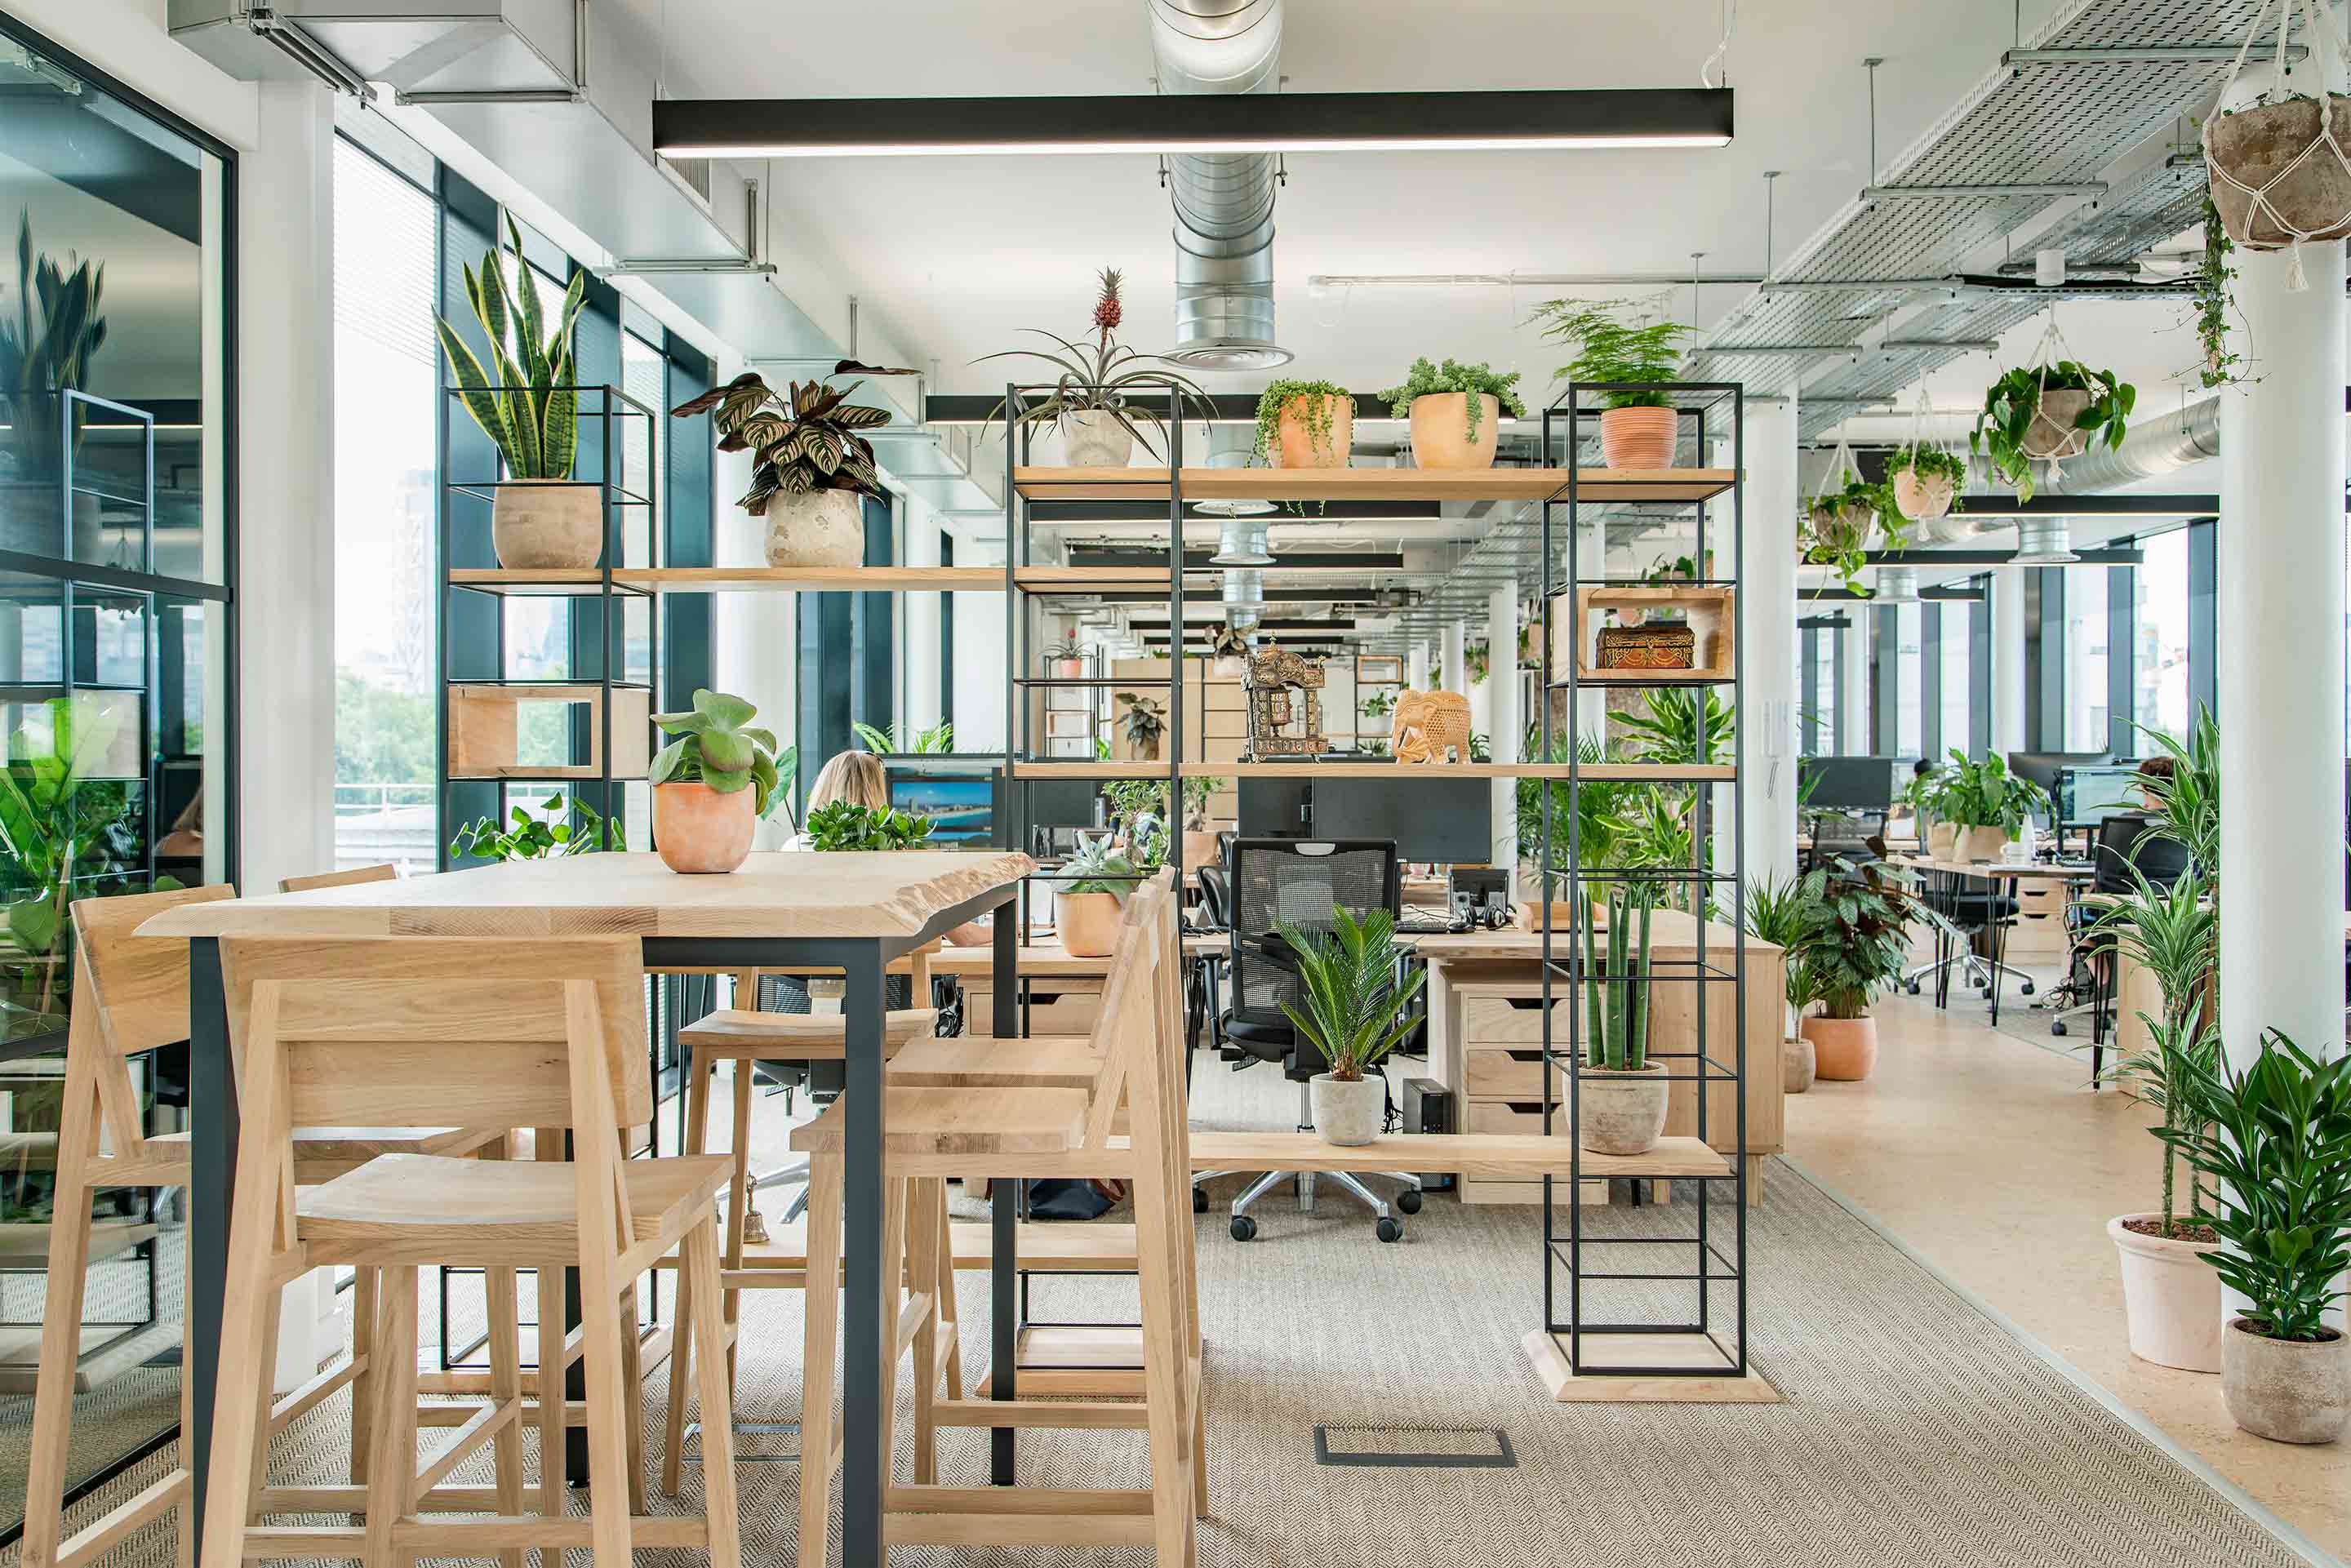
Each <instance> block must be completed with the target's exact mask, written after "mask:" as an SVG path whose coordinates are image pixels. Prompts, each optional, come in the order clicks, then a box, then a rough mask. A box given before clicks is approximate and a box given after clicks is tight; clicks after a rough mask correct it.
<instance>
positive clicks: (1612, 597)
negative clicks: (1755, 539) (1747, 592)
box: [1552, 582, 1736, 609]
mask: <svg viewBox="0 0 2351 1568" xmlns="http://www.w3.org/2000/svg"><path fill="white" fill-rule="evenodd" d="M1735 591H1736V590H1734V589H1732V588H1731V587H1730V586H1729V584H1728V583H1719V584H1718V583H1695V582H1638V583H1635V582H1625V583H1586V584H1585V585H1584V586H1583V588H1581V589H1579V590H1578V592H1580V593H1581V594H1582V595H1583V601H1584V602H1585V603H1586V604H1597V605H1601V606H1603V607H1604V608H1623V609H1646V607H1648V606H1649V605H1652V604H1708V605H1712V604H1722V603H1727V602H1728V601H1729V599H1730V597H1731V595H1732V594H1733V593H1734V592H1735ZM1566 597H1567V595H1566V594H1564V593H1554V594H1552V598H1553V599H1554V600H1559V599H1565V598H1566Z"/></svg>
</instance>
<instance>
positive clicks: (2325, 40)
mask: <svg viewBox="0 0 2351 1568" xmlns="http://www.w3.org/2000/svg"><path fill="white" fill-rule="evenodd" d="M2296 3H2297V0H2262V8H2261V9H2260V10H2259V11H2257V12H2256V13H2254V16H2253V25H2252V28H2251V29H2249V30H2248V31H2247V33H2246V35H2245V42H2244V46H2243V47H2241V48H2240V49H2239V50H2238V51H2237V62H2236V65H2235V66H2234V67H2233V68H2231V70H2230V72H2229V80H2228V82H2227V83H2225V84H2223V85H2222V87H2221V89H2220V101H2221V102H2223V103H2226V102H2227V101H2228V99H2229V89H2230V88H2231V87H2233V86H2234V85H2235V83H2236V80H2237V78H2238V76H2239V75H2240V74H2241V73H2242V72H2243V70H2244V68H2245V57H2246V56H2247V55H2248V54H2249V53H2250V52H2251V51H2252V47H2253V44H2254V41H2255V39H2256V38H2257V37H2259V36H2260V34H2261V30H2262V23H2263V22H2264V21H2266V20H2267V19H2268V16H2269V14H2270V9H2271V7H2272V6H2273V5H2274V6H2275V7H2276V8H2277V66H2276V70H2277V75H2276V77H2275V78H2273V86H2272V87H2271V88H2270V89H2269V90H2267V91H2265V92H2263V93H2262V95H2261V97H2260V98H2258V99H2255V100H2254V101H2253V102H2252V104H2251V105H2250V106H2248V107H2246V108H2244V109H2238V110H2221V111H2220V113H2218V114H2215V115H2213V116H2212V117H2211V118H2210V119H2209V120H2206V121H2205V122H2204V162H2205V163H2206V164H2207V166H2208V167H2209V168H2210V171H2211V176H2212V204H2213V206H2214V207H2216V208H2217V209H2219V211H2220V226H2221V227H2222V228H2224V229H2226V230H2227V231H2228V233H2229V237H2230V238H2231V239H2232V240H2234V241H2236V242H2237V243H2238V244H2239V245H2241V246H2244V247H2245V248H2246V249H2248V250H2283V249H2285V248H2286V247H2287V246H2293V247H2294V267H2293V269H2292V270H2291V272H2290V273H2289V274H2288V276H2287V279H2286V287H2289V288H2292V289H2295V290H2300V289H2302V288H2305V287H2308V283H2307V280H2306V279H2304V277H2303V271H2302V246H2304V243H2306V242H2308V241H2311V240H2335V239H2342V238H2343V237H2345V236H2346V235H2351V98H2346V97H2345V96H2344V95H2343V94H2341V93H2335V92H2327V91H2325V66H2324V64H2323V62H2321V61H2318V60H2316V59H2313V60H2312V61H2311V63H2310V64H2311V68H2310V82H2311V85H2312V86H2313V87H2314V88H2317V89H2320V90H2319V91H2318V92H2317V93H2316V94H2315V95H2311V94H2301V93H2295V94H2292V95H2290V96H2289V94H2288V91H2287V88H2286V83H2287V82H2288V81H2289V79H2290V78H2291V71H2290V68H2289V67H2288V65H2287V62H2286V53H2285V51H2286V32H2287V26H2288V23H2289V22H2290V21H2291V20H2292V19H2293V16H2294V6H2295V5H2296ZM2299 3H2300V4H2301V5H2302V6H2303V8H2304V17H2305V22H2304V28H2303V37H2304V38H2305V39H2307V40H2309V41H2310V44H2311V47H2312V48H2313V49H2318V48H2326V49H2330V50H2332V51H2334V54H2335V58H2336V59H2337V60H2339V61H2342V62H2343V63H2344V64H2345V66H2346V69H2351V47H2346V45H2345V42H2344V39H2343V37H2342V35H2341V34H2339V33H2337V32H2336V31H2335V28H2334V26H2333V24H2332V23H2331V22H2330V21H2329V19H2328V17H2327V15H2326V12H2325V7H2323V6H2321V5H2318V4H2317V0H2299Z"/></svg>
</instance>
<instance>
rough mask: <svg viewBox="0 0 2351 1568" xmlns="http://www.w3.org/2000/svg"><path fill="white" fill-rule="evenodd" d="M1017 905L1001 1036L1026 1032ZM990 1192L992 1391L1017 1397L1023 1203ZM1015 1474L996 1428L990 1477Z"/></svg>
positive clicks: (1008, 932)
mask: <svg viewBox="0 0 2351 1568" xmlns="http://www.w3.org/2000/svg"><path fill="white" fill-rule="evenodd" d="M1017 907H1018V906H1017V905H1016V904H1007V905H1006V906H1005V907H1003V908H1001V909H999V910H998V911H997V912H996V924H995V925H994V927H993V932H994V938H995V940H994V945H993V950H992V952H991V953H990V955H989V956H990V957H991V959H992V960H993V965H992V967H993V968H994V971H995V975H994V979H995V985H996V989H995V993H994V1000H993V1003H992V1005H993V1006H994V1007H995V1009H996V1017H995V1018H994V1019H991V1020H990V1026H991V1027H992V1028H993V1029H994V1030H995V1034H996V1038H997V1039H998V1040H1009V1039H1011V1038H1013V1037H1014V1036H1015V1035H1017V1034H1019V1032H1020V1009H1019V996H1018V994H1017V993H1018V991H1019V985H1020V930H1019V926H1020V923H1019V920H1017V919H1015V918H1014V913H1015V910H1016V909H1017ZM987 1196H988V1296H987V1302H988V1307H987V1311H988V1318H987V1328H988V1334H987V1361H988V1368H987V1375H988V1382H987V1388H988V1394H989V1396H991V1397H993V1398H997V1399H1010V1398H1012V1397H1014V1387H1013V1385H1014V1383H1015V1380H1016V1379H1017V1377H1018V1375H1019V1361H1020V1321H1019V1312H1020V1308H1019V1299H1018V1296H1019V1291H1018V1289H1017V1287H1018V1284H1019V1265H1020V1205H1019V1197H1018V1189H1017V1187H1016V1186H1015V1184H1013V1183H1012V1182H1009V1181H1005V1180H1000V1179H999V1180H998V1181H994V1182H991V1183H990V1184H989V1186H988V1189H987ZM1012 1477H1013V1428H1011V1427H989V1428H988V1439H987V1479H988V1482H989V1484H990V1485H992V1486H999V1487H1008V1486H1010V1485H1011V1484H1012Z"/></svg>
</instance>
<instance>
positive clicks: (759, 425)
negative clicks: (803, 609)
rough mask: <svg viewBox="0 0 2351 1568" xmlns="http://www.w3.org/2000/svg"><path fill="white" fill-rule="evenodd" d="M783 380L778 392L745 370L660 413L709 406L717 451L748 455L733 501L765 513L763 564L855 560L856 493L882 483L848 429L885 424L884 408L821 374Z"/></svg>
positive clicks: (859, 544) (874, 490) (868, 447)
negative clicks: (747, 481)
mask: <svg viewBox="0 0 2351 1568" xmlns="http://www.w3.org/2000/svg"><path fill="white" fill-rule="evenodd" d="M786 384H787V386H788V388H789V392H788V394H787V395H786V396H783V397H778V396H777V395H776V393H775V391H774V389H772V388H771V387H769V386H768V383H767V382H764V381H762V380H760V379H759V376H758V373H757V372H755V371H745V372H744V373H743V374H741V375H739V376H737V377H736V378H735V379H734V380H733V381H731V382H727V383H726V385H725V386H723V387H714V388H712V389H711V390H710V391H708V392H704V393H703V394H702V395H701V396H699V397H694V398H688V399H687V400H686V401H685V402H682V403H680V404H678V405H677V406H676V407H675V408H674V409H671V410H670V411H669V412H670V413H671V415H672V416H673V417H674V418H677V419H690V418H692V417H694V416H695V415H696V414H700V413H707V414H709V415H710V423H711V425H712V426H713V428H715V429H716V431H717V432H718V450H719V451H721V452H744V451H748V452H749V453H750V454H751V456H752V465H751V487H750V488H749V489H748V490H746V491H745V492H744V493H743V497H742V498H741V499H740V500H738V501H737V502H736V503H735V504H736V505H737V506H738V507H742V508H743V509H744V510H745V511H747V512H748V513H750V514H751V515H752V516H753V517H765V518H766V519H767V520H768V538H767V557H768V565H769V566H776V567H794V566H802V567H857V566H862V565H864V564H865V502H864V497H868V496H872V497H875V498H877V499H878V498H880V497H882V495H883V490H882V476H881V475H880V473H879V472H877V471H876V470H875V468H874V465H873V444H872V442H870V441H868V440H866V439H865V437H863V436H862V435H860V434H857V433H858V432H859V431H861V430H872V429H873V428H874V427H875V426H877V425H883V424H887V423H890V411H889V410H888V409H885V408H874V407H872V406H871V405H869V404H866V403H855V402H850V401H849V393H848V392H847V391H846V390H844V389H842V388H840V387H831V386H827V385H826V384H825V383H824V382H809V383H808V384H807V385H805V386H802V385H800V384H799V383H798V382H788V383H786Z"/></svg>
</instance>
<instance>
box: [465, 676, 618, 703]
mask: <svg viewBox="0 0 2351 1568" xmlns="http://www.w3.org/2000/svg"><path fill="white" fill-rule="evenodd" d="M449 690H450V691H451V692H452V693H457V692H462V693H464V694H465V697H466V699H467V700H468V701H471V702H509V703H592V702H600V701H601V700H602V698H603V695H604V688H603V687H602V686H601V685H597V684H596V683H595V682H593V681H584V682H581V683H580V684H579V685H566V684H564V683H562V682H559V681H558V682H553V683H550V684H549V685H525V684H523V683H521V682H517V681H507V682H498V681H451V682H450V683H449ZM612 693H613V695H615V696H632V697H642V696H643V695H646V688H645V687H644V685H643V684H638V685H629V684H627V683H625V682H622V681H615V682H613V683H612Z"/></svg>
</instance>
